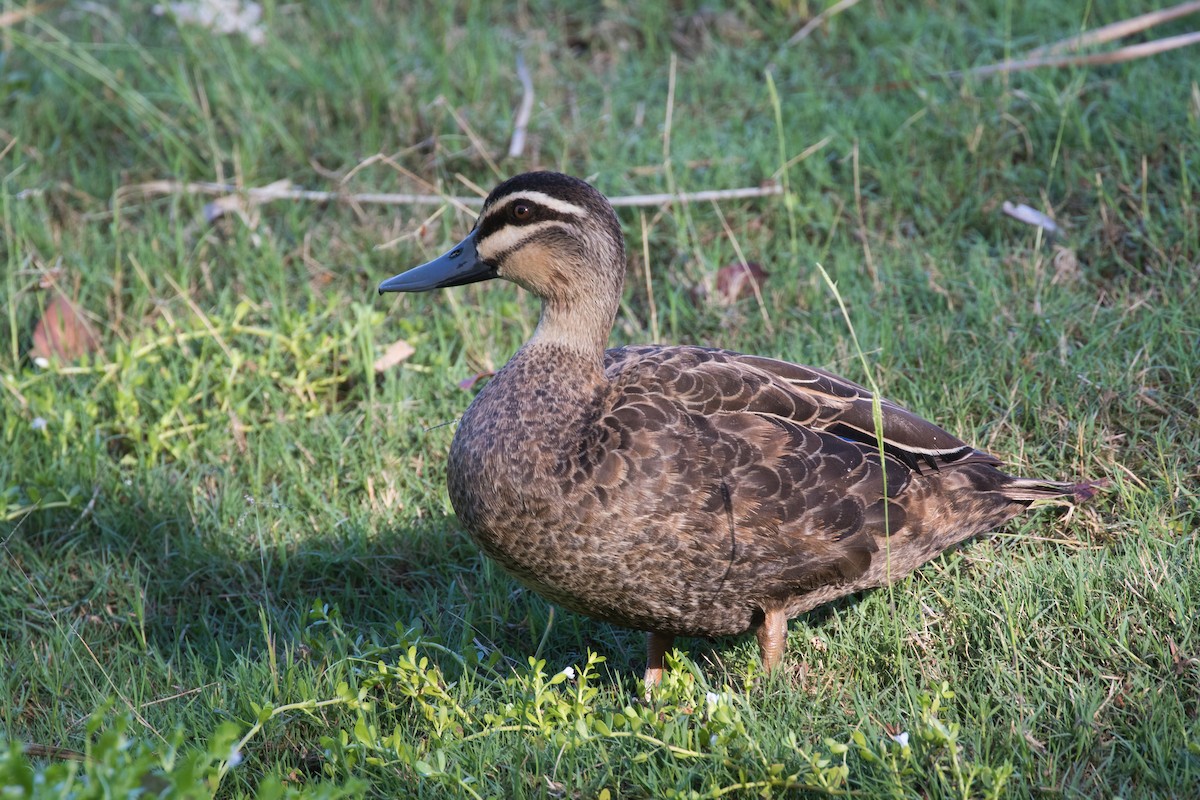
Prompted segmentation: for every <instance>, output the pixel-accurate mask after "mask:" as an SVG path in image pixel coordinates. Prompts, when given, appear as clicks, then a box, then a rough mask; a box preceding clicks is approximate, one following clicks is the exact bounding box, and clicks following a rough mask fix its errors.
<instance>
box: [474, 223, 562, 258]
mask: <svg viewBox="0 0 1200 800" xmlns="http://www.w3.org/2000/svg"><path fill="white" fill-rule="evenodd" d="M565 224H567V223H563V222H560V221H558V220H554V219H551V220H545V221H543V222H535V223H533V224H531V225H505V226H504V227H503V228H500V229H499V230H497V231H495V232H494V233H489V234H488V235H487V236H486V237H485V238H484V239H482V240H480V241H478V242H476V243H475V252H477V253H478V254H479V257H480V258H482V259H483V260H484V261H489V260H491V259H493V258H495V257H497V256H499V255H500V254H501V253H506V252H508V251H509V250H512V249H514V248H516V247H517V246H518V245H519V244H521V243H522V242H524V241H525V240H526V239H530V238H532V237H534V236H536V235H537V234H538V233H539V232H540V231H544V230H546V229H547V228H561V227H563V225H565Z"/></svg>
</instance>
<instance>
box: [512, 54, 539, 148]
mask: <svg viewBox="0 0 1200 800" xmlns="http://www.w3.org/2000/svg"><path fill="white" fill-rule="evenodd" d="M517 78H518V79H520V81H521V107H520V108H518V109H517V117H516V120H515V122H514V123H513V135H512V141H511V142H509V145H508V157H509V158H517V157H518V156H520V155H521V153H523V152H524V151H525V129H526V128H527V127H528V126H529V116H530V115H531V114H532V113H533V78H532V77H531V76H530V75H529V67H527V66H526V65H525V57H524V56H522V55H521V54H520V53H518V54H517Z"/></svg>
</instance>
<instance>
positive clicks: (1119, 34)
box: [1025, 0, 1200, 58]
mask: <svg viewBox="0 0 1200 800" xmlns="http://www.w3.org/2000/svg"><path fill="white" fill-rule="evenodd" d="M1198 11H1200V0H1190V2H1187V3H1180V4H1179V5H1177V6H1172V7H1171V8H1164V9H1161V10H1159V11H1151V12H1150V13H1148V14H1142V15H1141V16H1137V17H1131V18H1130V19H1124V20H1121V21H1120V22H1114V23H1112V24H1111V25H1105V26H1103V27H1101V28H1096V29H1095V30H1094V31H1088V32H1087V33H1080V34H1078V35H1077V36H1071V37H1069V38H1067V39H1062V40H1061V41H1057V42H1055V43H1054V44H1048V45H1044V46H1042V47H1035V48H1033V49H1032V50H1030V51H1029V52H1028V53H1026V54H1025V57H1026V58H1037V57H1038V56H1048V55H1056V54H1058V53H1066V52H1071V51H1073V50H1082V49H1083V48H1085V47H1091V46H1092V45H1096V44H1107V43H1108V42H1111V41H1114V40H1116V39H1122V38H1124V37H1126V36H1129V35H1131V34H1134V33H1139V32H1141V31H1144V30H1146V29H1147V28H1152V27H1154V26H1155V25H1161V24H1162V23H1164V22H1170V21H1171V20H1173V19H1178V18H1179V17H1186V16H1187V15H1188V14H1195V13H1196V12H1198Z"/></svg>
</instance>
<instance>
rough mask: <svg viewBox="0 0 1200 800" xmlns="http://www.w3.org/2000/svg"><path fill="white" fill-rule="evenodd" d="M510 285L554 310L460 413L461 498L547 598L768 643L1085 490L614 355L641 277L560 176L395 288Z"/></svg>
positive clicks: (603, 220) (643, 356)
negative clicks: (630, 278)
mask: <svg viewBox="0 0 1200 800" xmlns="http://www.w3.org/2000/svg"><path fill="white" fill-rule="evenodd" d="M489 278H505V279H507V280H510V281H513V282H514V283H517V284H519V285H520V286H523V287H524V288H526V289H528V290H529V291H530V292H532V293H533V294H535V295H536V296H537V297H539V298H541V301H542V313H541V318H540V320H539V321H538V325H537V329H536V330H535V331H534V334H533V337H532V338H531V339H530V340H529V341H528V342H526V344H525V345H524V346H523V347H522V348H521V349H520V350H518V351H517V353H516V355H514V356H513V357H512V359H511V360H510V361H509V362H508V363H507V364H505V365H504V367H503V369H501V370H500V371H499V372H497V373H496V375H495V377H493V378H492V379H491V381H490V382H489V383H488V384H487V385H486V386H485V387H484V388H483V390H482V391H481V392H480V393H479V395H478V396H477V397H476V398H475V401H474V402H473V403H471V406H470V408H468V409H467V411H466V413H465V414H463V417H462V420H461V422H460V423H459V425H458V430H457V432H456V433H455V436H454V442H453V444H452V445H451V446H450V457H449V464H448V469H447V479H448V483H449V491H450V500H451V502H452V503H453V504H454V510H455V511H456V512H458V516H459V519H460V520H461V521H462V524H463V525H464V526H465V527H466V529H467V530H468V531H469V532H470V533H471V535H472V536H473V537H474V538H475V541H476V542H478V544H479V546H480V547H481V548H482V549H483V551H484V552H485V553H487V554H488V555H489V556H491V557H492V558H493V559H495V560H496V561H498V562H499V563H500V564H501V565H502V566H503V567H504V568H505V569H506V570H508V571H509V572H511V573H512V574H513V575H514V576H515V577H516V578H517V579H518V580H519V581H521V582H522V583H524V584H525V585H526V586H528V587H530V588H531V589H533V590H534V591H536V592H538V593H539V594H541V595H543V596H544V597H546V598H547V599H548V600H550V601H551V602H553V603H557V604H559V605H562V606H565V607H567V608H570V609H573V610H575V611H578V612H580V613H583V614H587V615H589V616H592V617H595V618H597V619H601V620H605V621H607V622H612V623H616V624H618V625H624V626H627V627H630V628H636V629H640V630H644V631H648V632H649V637H648V645H647V650H648V665H647V670H646V680H647V681H648V682H651V683H653V682H657V681H658V680H659V678H660V677H661V674H662V663H663V653H664V652H665V651H666V650H667V649H668V648H669V647H670V646H671V644H672V642H673V641H674V638H675V637H676V636H720V635H726V634H740V633H743V632H745V631H748V630H752V629H753V630H756V631H757V633H758V642H759V646H760V648H761V652H762V660H763V664H764V666H765V667H766V668H768V669H770V668H773V667H775V666H776V665H778V664H779V662H780V660H781V658H782V655H783V650H784V645H785V642H786V636H787V621H788V619H790V618H791V617H795V616H797V615H799V614H802V613H804V612H806V611H808V610H809V609H812V608H814V607H816V606H818V605H821V604H822V603H826V602H828V601H830V600H833V599H834V598H837V597H841V596H842V595H846V594H849V593H851V592H856V591H859V590H860V589H865V588H868V587H872V586H880V585H883V584H886V583H888V582H890V581H892V580H895V579H896V578H899V577H901V576H903V575H905V574H907V573H909V572H911V571H912V570H913V569H915V568H916V567H918V566H919V565H921V564H923V563H924V562H926V561H928V560H929V559H931V558H933V557H934V556H936V555H937V554H939V553H940V552H942V551H943V550H945V549H946V548H947V547H950V546H952V545H954V544H956V543H958V542H961V541H963V540H964V539H967V538H969V537H971V536H974V535H976V534H978V533H981V532H983V531H986V530H988V529H990V528H994V527H996V526H997V525H1000V524H1001V523H1003V522H1005V521H1006V520H1008V519H1010V518H1012V517H1013V516H1015V515H1016V514H1018V513H1020V512H1021V511H1022V510H1024V509H1025V508H1027V507H1029V505H1030V504H1032V503H1033V502H1034V501H1037V500H1041V499H1045V498H1052V497H1060V496H1068V497H1070V496H1075V497H1086V496H1088V495H1090V494H1091V491H1092V489H1091V484H1070V483H1052V482H1048V481H1041V480H1031V479H1026V478H1014V477H1011V476H1009V475H1006V474H1005V473H1003V472H1001V471H1000V470H999V469H998V468H997V467H998V466H999V465H1000V461H999V460H998V459H996V458H995V457H994V456H991V455H988V454H987V453H984V452H981V451H979V450H976V449H975V448H973V447H971V446H970V445H968V444H966V443H964V442H962V441H961V440H959V439H957V438H955V437H954V436H952V435H950V434H949V433H947V432H946V431H944V430H942V429H941V428H939V427H938V426H936V425H934V424H933V423H931V422H927V421H926V420H924V419H922V418H920V417H918V416H916V415H915V414H913V413H912V412H910V411H907V410H906V409H904V408H902V407H900V406H898V405H896V404H895V403H891V402H889V401H887V400H882V401H880V405H881V410H882V430H881V431H880V434H881V438H882V450H883V451H884V455H883V457H882V458H881V457H880V454H879V453H880V442H879V439H878V438H877V435H876V429H875V424H874V421H873V413H872V397H871V394H870V393H869V392H868V391H867V390H866V389H864V388H863V387H861V386H859V385H857V384H855V383H851V382H850V381H847V380H846V379H844V378H839V377H837V376H836V375H832V374H830V373H828V372H825V371H824V370H820V369H815V368H813V367H803V366H799V365H797V364H790V363H788V362H785V361H777V360H775V359H772V358H764V357H761V356H751V355H742V354H740V353H734V352H730V351H728V350H715V349H709V348H703V347H691V346H665V345H650V346H639V347H619V348H616V349H612V350H606V349H605V342H606V341H607V339H608V335H609V332H610V330H611V329H612V325H613V320H614V318H615V316H616V313H617V306H618V303H619V302H620V299H621V287H622V285H623V283H624V278H625V246H624V241H623V237H622V235H621V228H620V225H619V223H618V222H617V218H616V215H615V214H614V213H613V209H612V206H611V205H610V204H609V203H608V201H607V200H606V199H605V197H604V196H603V195H602V194H600V193H599V192H598V191H596V189H594V188H593V187H592V186H590V185H589V184H587V183H585V182H583V181H581V180H578V179H576V178H572V177H569V176H566V175H560V174H558V173H554V172H531V173H528V174H525V175H518V176H517V177H515V178H512V179H510V180H507V181H505V182H504V183H502V184H500V186H498V187H497V188H496V189H495V190H494V191H493V192H492V193H491V195H489V196H488V198H487V200H486V201H485V202H484V205H483V211H482V212H481V213H480V215H479V219H478V221H477V222H476V224H475V228H474V230H472V231H471V232H470V233H469V234H468V235H467V237H466V238H465V239H463V240H462V241H461V242H460V243H459V244H457V245H456V246H455V247H454V248H453V249H452V250H450V251H449V252H448V253H446V254H445V255H443V256H441V257H439V258H437V259H435V260H433V261H431V262H429V263H427V264H424V265H422V266H419V267H415V268H413V269H411V270H409V271H407V272H405V273H403V274H401V275H397V276H396V277H394V278H391V279H389V280H386V281H384V282H383V283H382V284H380V286H379V291H380V292H381V293H382V292H421V291H428V290H431V289H440V288H443V287H447V286H459V285H462V284H466V283H472V282H474V281H481V280H487V279H489Z"/></svg>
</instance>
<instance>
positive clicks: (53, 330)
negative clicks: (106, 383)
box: [29, 294, 100, 361]
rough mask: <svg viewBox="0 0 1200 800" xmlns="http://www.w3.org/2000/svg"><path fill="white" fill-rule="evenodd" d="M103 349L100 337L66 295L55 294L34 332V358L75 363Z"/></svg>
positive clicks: (31, 351)
mask: <svg viewBox="0 0 1200 800" xmlns="http://www.w3.org/2000/svg"><path fill="white" fill-rule="evenodd" d="M99 348H100V336H99V335H98V334H97V333H96V330H95V329H94V328H93V327H92V325H91V323H89V322H88V321H87V319H86V318H84V316H83V314H81V313H80V312H79V309H78V308H76V307H75V304H74V303H72V302H71V301H70V300H69V299H67V297H66V295H62V294H55V295H54V299H53V300H51V301H50V304H49V305H47V306H46V311H45V313H44V314H43V315H42V318H41V319H40V320H39V321H38V324H37V327H36V328H34V329H33V348H32V349H31V350H30V351H29V355H31V356H32V357H33V358H35V359H38V358H46V359H49V358H55V359H58V360H59V361H74V360H75V359H77V358H79V357H80V356H82V355H84V354H85V353H91V352H94V351H96V350H98V349H99Z"/></svg>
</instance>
